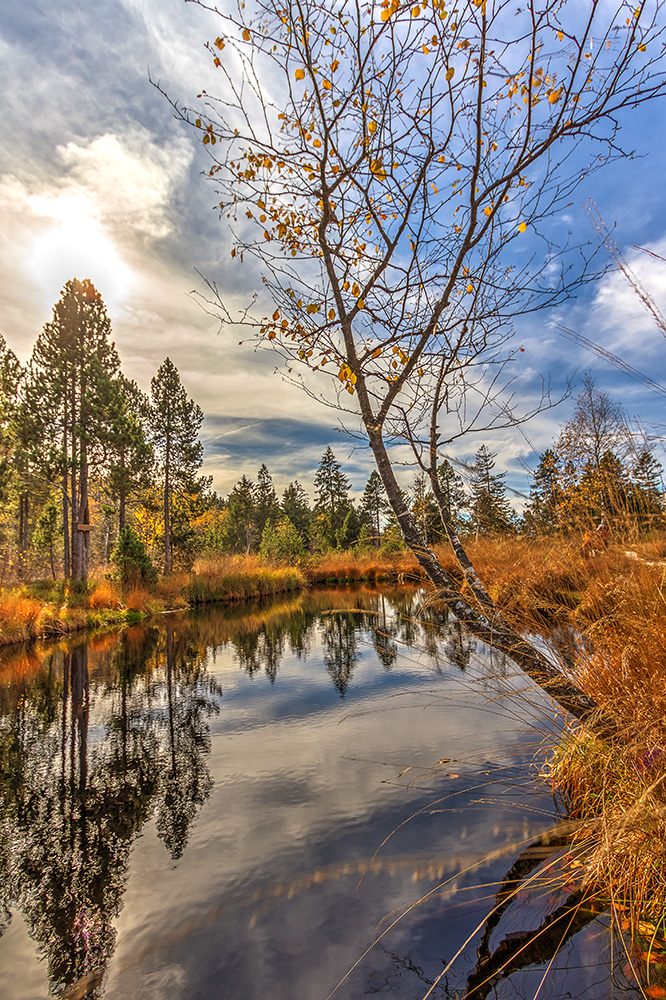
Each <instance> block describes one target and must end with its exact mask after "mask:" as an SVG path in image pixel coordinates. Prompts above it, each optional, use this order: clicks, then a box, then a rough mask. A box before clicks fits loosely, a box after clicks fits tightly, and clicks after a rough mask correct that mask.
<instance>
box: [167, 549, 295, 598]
mask: <svg viewBox="0 0 666 1000" xmlns="http://www.w3.org/2000/svg"><path fill="white" fill-rule="evenodd" d="M306 583H307V581H306V579H305V577H304V575H303V573H302V571H301V570H300V569H299V567H297V566H281V565H275V564H271V563H268V562H265V561H263V560H261V559H260V558H259V557H258V556H225V555H219V556H213V557H207V558H202V559H198V560H197V561H196V562H195V563H194V566H193V571H192V575H191V577H190V578H189V580H188V582H187V583H186V584H185V585H184V587H183V588H182V594H183V596H184V597H185V599H186V600H187V601H188V602H189V603H190V604H207V603H209V602H213V601H229V602H232V601H242V600H248V599H252V598H258V597H268V596H270V595H272V594H281V593H286V592H288V591H292V590H299V589H301V588H302V587H305V586H306Z"/></svg>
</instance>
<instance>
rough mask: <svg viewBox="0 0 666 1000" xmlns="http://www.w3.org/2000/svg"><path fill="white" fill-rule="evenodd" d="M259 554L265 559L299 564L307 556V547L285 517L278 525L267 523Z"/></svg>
mask: <svg viewBox="0 0 666 1000" xmlns="http://www.w3.org/2000/svg"><path fill="white" fill-rule="evenodd" d="M259 553H260V555H261V556H263V558H264V559H277V560H279V561H284V562H288V563H297V562H300V560H301V559H302V558H303V556H304V555H305V546H304V545H303V539H302V538H301V536H300V535H299V533H298V531H297V530H296V528H295V527H294V525H293V524H292V523H291V521H290V520H289V518H288V517H284V516H283V517H281V518H280V520H279V521H278V522H277V524H273V523H272V522H271V521H266V524H265V526H264V530H263V533H262V536H261V545H260V547H259Z"/></svg>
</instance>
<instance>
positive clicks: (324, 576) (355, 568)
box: [304, 549, 425, 584]
mask: <svg viewBox="0 0 666 1000" xmlns="http://www.w3.org/2000/svg"><path fill="white" fill-rule="evenodd" d="M304 573H305V575H306V577H307V579H308V581H309V582H310V583H313V584H323V583H327V582H330V581H336V582H338V581H343V582H351V583H359V582H361V581H363V580H374V581H381V580H398V579H403V580H405V582H414V581H418V580H424V579H425V573H424V572H423V570H422V569H421V567H420V566H419V564H418V563H417V561H416V559H415V557H414V555H413V554H412V553H411V552H410V551H408V550H406V549H403V550H400V551H398V552H391V553H385V552H382V551H381V550H374V551H369V552H361V553H357V552H354V551H353V550H352V549H348V550H346V551H343V552H329V553H327V554H326V555H323V556H318V557H317V558H313V559H312V560H311V561H310V562H309V563H308V564H307V565H306V566H305V567H304Z"/></svg>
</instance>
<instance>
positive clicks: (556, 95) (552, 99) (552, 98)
mask: <svg viewBox="0 0 666 1000" xmlns="http://www.w3.org/2000/svg"><path fill="white" fill-rule="evenodd" d="M561 96H562V89H561V88H560V90H553V91H552V92H551V93H550V94H549V95H548V103H549V104H555V103H556V102H557V101H559V99H560V97H561Z"/></svg>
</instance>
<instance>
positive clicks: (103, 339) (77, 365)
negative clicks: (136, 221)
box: [26, 278, 120, 583]
mask: <svg viewBox="0 0 666 1000" xmlns="http://www.w3.org/2000/svg"><path fill="white" fill-rule="evenodd" d="M110 334H111V323H110V320H109V317H108V316H107V313H106V306H105V305H104V302H103V301H102V296H101V295H100V293H99V292H98V291H97V289H96V288H95V286H94V285H93V283H92V282H91V281H89V280H88V279H85V280H84V281H79V280H78V279H77V278H74V279H72V280H71V281H68V282H67V284H66V285H65V287H64V288H63V291H62V295H61V297H60V299H59V300H58V302H57V303H56V305H55V306H54V308H53V319H52V320H51V322H50V323H46V324H45V326H44V329H43V330H42V332H41V334H40V335H39V337H38V338H37V342H36V344H35V347H34V349H33V353H32V359H31V379H30V384H29V387H28V389H27V393H26V399H27V401H28V406H29V408H30V409H31V411H32V413H33V415H34V417H35V418H36V421H37V422H38V423H39V425H40V427H41V430H42V432H43V434H44V438H45V440H46V441H48V442H50V449H49V450H48V452H45V451H44V449H43V448H42V449H41V451H40V456H41V461H42V463H43V464H44V465H45V466H46V467H47V469H48V471H50V472H51V474H53V475H55V476H57V477H58V478H59V480H60V483H61V487H62V498H63V525H64V531H63V534H64V568H65V576H70V575H71V577H72V578H73V579H74V580H77V581H81V582H84V583H85V582H86V580H87V578H88V557H89V552H90V528H91V525H90V508H89V500H88V480H89V475H90V468H91V465H92V464H96V463H98V462H101V461H102V460H103V457H104V449H103V445H104V443H105V441H106V440H107V439H108V437H109V435H110V433H111V425H112V419H113V413H114V406H113V400H114V387H113V382H114V378H115V376H116V374H117V372H118V369H119V367H120V361H119V359H118V354H117V353H116V349H115V346H114V345H113V343H112V342H111V340H110Z"/></svg>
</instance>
